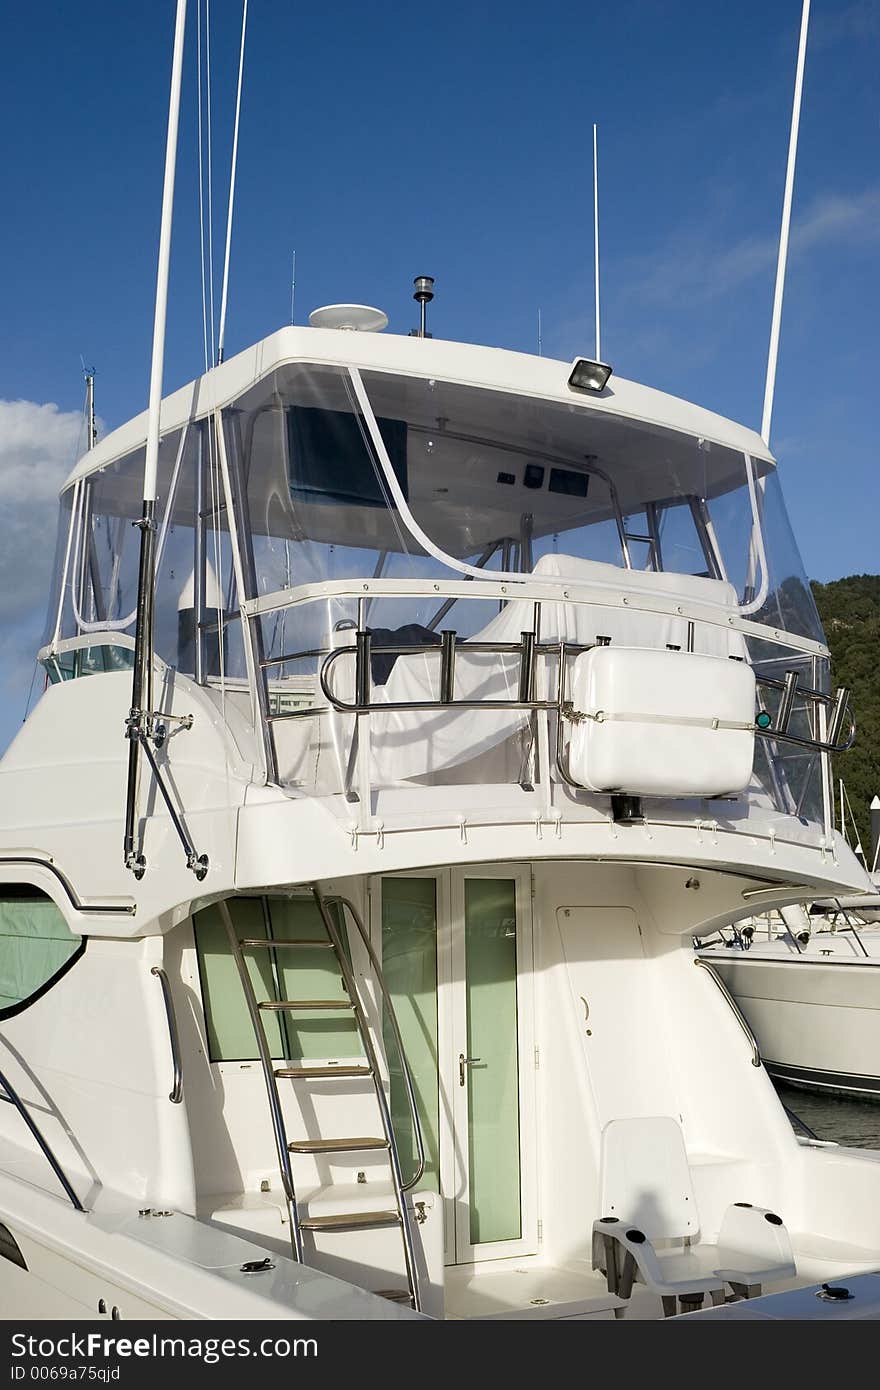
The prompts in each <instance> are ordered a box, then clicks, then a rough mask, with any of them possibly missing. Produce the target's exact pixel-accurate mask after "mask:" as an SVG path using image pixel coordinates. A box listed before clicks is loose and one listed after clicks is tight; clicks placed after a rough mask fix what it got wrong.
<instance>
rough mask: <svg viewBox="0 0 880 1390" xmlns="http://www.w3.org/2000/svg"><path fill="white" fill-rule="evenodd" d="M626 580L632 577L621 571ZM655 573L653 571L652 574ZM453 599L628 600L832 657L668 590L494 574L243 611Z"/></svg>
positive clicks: (328, 593) (270, 602) (333, 589)
mask: <svg viewBox="0 0 880 1390" xmlns="http://www.w3.org/2000/svg"><path fill="white" fill-rule="evenodd" d="M620 573H621V574H622V575H625V574H627V573H630V574H632V573H633V572H632V571H629V572H628V571H626V570H621V571H620ZM652 573H653V571H652ZM446 597H455V598H461V599H465V600H468V601H470V602H473V603H476V602H478V601H480V600H482V599H487V598H489V599H497V600H498V601H499V602H502V601H503V602H507V603H510V602H512V601H514V600H516V601H519V600H527V601H528V602H534V601H536V600H537V601H539V602H542V603H543V602H547V603H560V602H564V603H570V604H574V605H576V606H578V607H588V608H608V609H611V610H619V609H620V606H621V599H622V598H623V597H626V598H627V599H628V600H629V603H628V605H627V606H628V607H629V608H630V609H632V610H635V611H637V612H645V613H652V614H657V615H658V616H660V617H673V618H684V619H688V618H692V619H693V620H694V621H695V622H697V623H705V624H706V625H707V626H709V627H718V628H723V629H725V630H731V631H735V632H740V633H741V634H742V635H743V636H744V637H754V638H756V639H757V640H759V641H762V642H770V643H772V644H773V645H774V646H783V647H790V648H791V650H792V651H793V652H798V653H800V654H801V655H804V656H818V657H825V658H827V657H828V654H829V653H828V647H827V646H826V645H825V643H823V642H816V641H815V640H814V639H813V638H811V637H802V636H801V635H800V634H799V633H795V632H788V631H786V630H785V629H783V628H776V627H771V626H770V625H769V624H768V623H756V622H754V621H752V620H751V619H749V618H740V617H739V616H738V615H737V613H736V610H734V609H730V608H727V607H725V606H724V605H723V604H717V603H709V602H707V601H705V600H701V599H698V598H695V597H693V596H690V595H689V596H687V597H686V596H685V595H683V594H675V593H670V592H667V591H664V590H660V591H649V590H648V589H643V588H638V589H636V588H632V589H630V588H628V587H627V586H626V581H625V580H624V581H623V584H622V585H616V584H614V585H612V584H610V583H607V582H605V581H599V580H596V579H582V578H580V577H578V578H572V579H566V578H564V577H561V576H557V575H552V576H551V575H543V576H542V575H535V574H523V575H522V576H521V577H520V576H517V579H516V580H512V579H498V578H496V577H495V576H494V574H484V573H483V572H482V571H481V573H480V578H479V580H476V581H475V580H474V578H473V577H470V576H469V577H467V578H465V577H462V578H459V579H424V580H418V579H373V578H372V577H371V578H367V579H363V580H361V579H357V578H354V579H328V580H321V581H317V582H315V583H311V584H298V585H296V586H295V587H294V588H290V589H276V590H273V591H272V592H270V593H267V594H260V595H258V596H257V597H256V598H249V599H245V600H244V601H243V603H242V605H241V609H242V613H243V615H244V617H245V618H246V619H254V618H260V617H266V616H267V615H268V614H270V613H277V612H280V611H281V610H282V609H288V608H298V607H300V606H304V605H308V604H310V603H314V602H326V600H327V599H328V598H333V599H345V598H350V599H353V600H357V599H370V598H389V599H390V598H395V599H400V598H435V599H443V598H446Z"/></svg>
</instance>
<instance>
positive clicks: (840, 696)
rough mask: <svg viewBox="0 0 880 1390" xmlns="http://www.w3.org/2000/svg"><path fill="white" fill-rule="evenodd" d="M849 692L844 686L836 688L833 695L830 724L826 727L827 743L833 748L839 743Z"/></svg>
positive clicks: (847, 706) (847, 707)
mask: <svg viewBox="0 0 880 1390" xmlns="http://www.w3.org/2000/svg"><path fill="white" fill-rule="evenodd" d="M849 697H850V690H849V687H848V686H846V685H840V686H838V688H837V690H836V691H835V694H834V705H833V707H832V710H831V722H830V724H829V726H828V742H829V743H830V744H831V745H832V747H833V746H835V745H836V744H838V743H839V742H840V736H841V734H842V733H843V724H844V720H845V719H846V716H847V712H848V709H849Z"/></svg>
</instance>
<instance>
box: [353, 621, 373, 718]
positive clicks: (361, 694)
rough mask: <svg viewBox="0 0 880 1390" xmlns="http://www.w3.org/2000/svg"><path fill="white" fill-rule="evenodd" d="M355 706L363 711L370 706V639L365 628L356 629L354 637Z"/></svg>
mask: <svg viewBox="0 0 880 1390" xmlns="http://www.w3.org/2000/svg"><path fill="white" fill-rule="evenodd" d="M355 642H356V653H355V700H354V702H355V704H356V705H357V707H358V709H361V710H365V709H368V708H369V705H370V646H371V644H372V637H371V635H370V633H369V632H368V631H367V630H366V629H365V628H360V629H358V632H357V634H356V637H355Z"/></svg>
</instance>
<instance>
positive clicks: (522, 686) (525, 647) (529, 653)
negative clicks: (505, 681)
mask: <svg viewBox="0 0 880 1390" xmlns="http://www.w3.org/2000/svg"><path fill="white" fill-rule="evenodd" d="M534 687H535V634H534V633H533V632H524V633H523V634H522V654H521V656H520V662H519V696H518V699H519V702H520V704H523V705H527V704H529V703H530V701H531V700H532V699H533V698H534V696H533V694H532V692H533V690H534Z"/></svg>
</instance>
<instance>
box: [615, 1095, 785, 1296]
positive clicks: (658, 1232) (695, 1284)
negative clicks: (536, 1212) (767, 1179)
mask: <svg viewBox="0 0 880 1390" xmlns="http://www.w3.org/2000/svg"><path fill="white" fill-rule="evenodd" d="M601 1192H602V1210H603V1212H604V1213H605V1214H604V1215H603V1216H602V1217H600V1218H599V1220H597V1221H595V1222H594V1223H593V1249H592V1258H593V1268H594V1269H599V1270H601V1272H602V1273H603V1274H604V1275H605V1278H606V1280H607V1283H608V1289H609V1292H611V1293H616V1294H617V1295H618V1296H619V1297H620V1298H629V1297H630V1296H631V1294H632V1286H633V1283H634V1282H637V1283H641V1284H644V1285H645V1286H646V1287H647V1288H648V1289H650V1290H651V1291H652V1292H653V1293H655V1294H657V1295H658V1296H659V1297H660V1299H661V1300H662V1302H663V1311H664V1314H665V1315H666V1316H667V1317H668V1316H670V1315H672V1314H673V1313H675V1312H676V1311H677V1303H679V1304H680V1305H681V1307H682V1309H683V1310H689V1309H692V1308H695V1307H699V1306H700V1305H701V1304H702V1302H703V1298H704V1297H705V1295H706V1294H709V1296H710V1298H711V1300H712V1302H713V1303H723V1302H724V1298H725V1294H726V1288H728V1287H729V1288H730V1289H731V1290H732V1291H733V1292H734V1293H735V1294H739V1295H741V1296H742V1297H745V1298H754V1297H757V1296H758V1295H759V1294H760V1293H761V1291H762V1289H763V1287H764V1285H765V1284H771V1283H775V1282H777V1281H779V1280H781V1279H790V1278H792V1277H793V1276H794V1275H795V1273H796V1267H795V1263H794V1259H793V1257H792V1250H791V1240H790V1237H789V1234H788V1231H787V1230H786V1228H785V1225H784V1224H783V1222H782V1219H781V1217H779V1216H777V1215H776V1214H775V1212H772V1211H768V1210H767V1209H766V1208H763V1207H755V1206H752V1205H751V1203H749V1202H734V1203H733V1204H732V1205H731V1206H729V1207H728V1208H727V1211H726V1212H725V1213H724V1216H723V1218H722V1221H721V1228H720V1230H719V1233H718V1239H717V1241H716V1242H714V1243H708V1242H706V1243H704V1242H702V1241H701V1240H700V1223H699V1213H698V1211H697V1204H696V1198H695V1196H694V1189H693V1184H692V1182H691V1174H690V1167H689V1165H688V1159H687V1153H686V1151H685V1147H684V1139H683V1136H682V1133H681V1128H680V1126H679V1124H678V1122H677V1121H676V1120H674V1119H672V1118H671V1117H669V1116H664V1115H658V1116H649V1117H645V1118H641V1117H639V1118H632V1119H619V1120H612V1121H611V1122H610V1123H609V1124H607V1125H606V1126H605V1128H604V1129H603V1131H602V1160H601Z"/></svg>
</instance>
